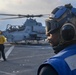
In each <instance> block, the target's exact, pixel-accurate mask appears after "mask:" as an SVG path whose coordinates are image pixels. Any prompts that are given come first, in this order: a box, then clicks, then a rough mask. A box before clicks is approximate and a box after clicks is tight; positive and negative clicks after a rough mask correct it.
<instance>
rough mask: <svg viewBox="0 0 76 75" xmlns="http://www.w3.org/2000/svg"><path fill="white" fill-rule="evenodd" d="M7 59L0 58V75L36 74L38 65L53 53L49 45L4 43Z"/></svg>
mask: <svg viewBox="0 0 76 75" xmlns="http://www.w3.org/2000/svg"><path fill="white" fill-rule="evenodd" d="M5 54H6V57H7V61H5V62H4V61H3V60H2V58H1V59H0V75H36V73H37V69H38V67H39V65H40V64H41V63H42V62H43V61H44V60H46V59H47V58H49V57H51V56H53V55H54V53H53V50H52V48H51V46H50V45H10V44H9V45H8V44H5Z"/></svg>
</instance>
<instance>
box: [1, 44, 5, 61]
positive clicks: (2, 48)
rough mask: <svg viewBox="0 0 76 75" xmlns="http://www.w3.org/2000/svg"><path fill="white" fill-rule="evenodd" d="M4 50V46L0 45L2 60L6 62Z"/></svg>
mask: <svg viewBox="0 0 76 75" xmlns="http://www.w3.org/2000/svg"><path fill="white" fill-rule="evenodd" d="M4 48H5V46H4V45H3V44H0V52H1V55H2V58H3V59H4V60H6V58H5V53H4Z"/></svg>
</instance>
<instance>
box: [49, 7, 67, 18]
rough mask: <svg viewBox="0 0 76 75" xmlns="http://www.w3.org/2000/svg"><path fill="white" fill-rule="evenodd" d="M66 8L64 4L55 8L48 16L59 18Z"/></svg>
mask: <svg viewBox="0 0 76 75" xmlns="http://www.w3.org/2000/svg"><path fill="white" fill-rule="evenodd" d="M66 9H67V8H66V7H64V6H59V7H57V8H55V9H54V10H53V11H52V13H51V15H50V17H49V18H54V19H59V18H60V17H61V16H62V15H63V14H64V13H65V11H66Z"/></svg>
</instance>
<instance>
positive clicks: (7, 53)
mask: <svg viewBox="0 0 76 75" xmlns="http://www.w3.org/2000/svg"><path fill="white" fill-rule="evenodd" d="M14 47H15V46H11V47H10V48H9V50H8V51H7V52H6V53H5V56H6V58H8V56H9V54H10V53H11V52H12V50H13V49H14Z"/></svg>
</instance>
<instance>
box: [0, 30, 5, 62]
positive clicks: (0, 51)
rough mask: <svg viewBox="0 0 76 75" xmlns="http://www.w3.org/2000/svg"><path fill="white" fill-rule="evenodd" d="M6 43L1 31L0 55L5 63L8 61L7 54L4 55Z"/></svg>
mask: <svg viewBox="0 0 76 75" xmlns="http://www.w3.org/2000/svg"><path fill="white" fill-rule="evenodd" d="M5 42H6V38H5V37H4V36H3V35H2V31H0V53H1V56H2V58H3V60H4V61H6V57H5V53H4V48H5V46H4V43H5Z"/></svg>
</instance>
